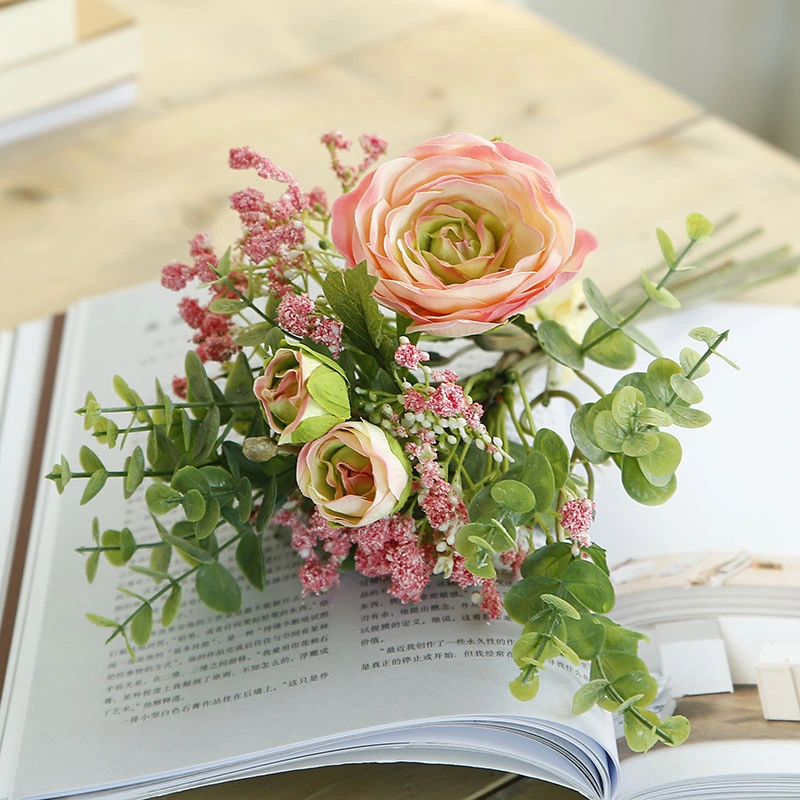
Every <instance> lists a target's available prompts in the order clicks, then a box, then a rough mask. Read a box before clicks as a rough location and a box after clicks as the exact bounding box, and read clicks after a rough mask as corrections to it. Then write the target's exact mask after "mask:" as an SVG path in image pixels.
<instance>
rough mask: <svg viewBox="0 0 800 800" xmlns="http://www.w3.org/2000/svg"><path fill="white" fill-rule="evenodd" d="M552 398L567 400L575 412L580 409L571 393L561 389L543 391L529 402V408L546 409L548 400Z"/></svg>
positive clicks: (579, 402) (548, 403)
mask: <svg viewBox="0 0 800 800" xmlns="http://www.w3.org/2000/svg"><path fill="white" fill-rule="evenodd" d="M552 397H560V398H561V399H562V400H569V402H570V403H572V405H573V406H574V407H575V410H576V411H577V410H578V409H579V408H580V407H581V401H580V400H578V398H577V397H575V395H574V394H572V393H571V392H565V391H564V390H563V389H545V390H544V391H543V392H540V393H539V394H537V395H536V397H534V398H533V400H531V401H530V404H531V406H538V405H542V406H545V407H547V406H548V405H550V398H552Z"/></svg>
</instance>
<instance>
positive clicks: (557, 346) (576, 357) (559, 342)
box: [536, 319, 584, 370]
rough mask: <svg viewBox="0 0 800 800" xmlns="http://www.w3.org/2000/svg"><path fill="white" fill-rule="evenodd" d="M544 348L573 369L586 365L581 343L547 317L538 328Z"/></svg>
mask: <svg viewBox="0 0 800 800" xmlns="http://www.w3.org/2000/svg"><path fill="white" fill-rule="evenodd" d="M536 336H537V337H538V339H539V344H540V345H541V348H542V350H544V351H545V353H547V355H549V356H550V357H551V358H552V359H554V360H556V361H558V362H559V363H560V364H564V365H565V366H567V367H570V368H572V369H577V370H582V369H583V366H584V359H583V355H582V354H581V348H580V345H579V344H578V343H577V342H576V341H575V340H574V339H573V338H572V337H571V336H570V335H569V333H568V332H567V329H566V328H565V327H564V326H563V325H561V324H560V323H558V322H556V321H555V320H552V319H546V320H544V322H541V323H540V324H539V327H538V328H537V329H536Z"/></svg>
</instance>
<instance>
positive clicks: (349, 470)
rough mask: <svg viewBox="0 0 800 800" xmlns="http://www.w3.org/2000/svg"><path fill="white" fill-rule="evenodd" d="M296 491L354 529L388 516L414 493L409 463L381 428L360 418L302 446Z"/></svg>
mask: <svg viewBox="0 0 800 800" xmlns="http://www.w3.org/2000/svg"><path fill="white" fill-rule="evenodd" d="M297 487H298V488H299V489H300V491H301V492H302V493H303V494H304V495H305V496H306V497H307V498H308V499H309V500H311V502H313V503H314V504H315V505H316V507H317V511H318V512H319V513H320V514H321V515H322V516H323V517H324V518H325V519H327V520H329V521H330V522H332V523H334V524H335V525H341V526H343V527H346V528H354V527H358V526H360V525H369V524H370V523H372V522H377V520H379V519H383V518H384V517H388V516H389V515H390V514H392V513H393V512H394V511H395V510H396V509H398V508H399V507H400V506H401V505H402V504H403V503H404V502H405V500H406V498H407V497H408V494H409V492H410V491H411V465H410V464H409V462H408V459H407V458H406V457H405V455H404V454H403V451H402V448H401V447H400V445H399V444H398V443H397V441H396V440H395V439H393V438H392V437H391V436H389V435H388V434H387V433H386V432H385V431H384V430H383V428H379V427H378V426H377V425H373V424H372V423H370V422H364V421H363V420H356V421H353V422H345V423H343V424H341V425H337V426H336V427H335V428H332V429H331V430H329V431H328V432H327V433H325V434H324V435H323V436H321V437H320V438H319V439H317V440H316V441H314V442H309V443H308V444H306V445H304V446H303V449H302V450H301V451H300V454H299V455H298V457H297Z"/></svg>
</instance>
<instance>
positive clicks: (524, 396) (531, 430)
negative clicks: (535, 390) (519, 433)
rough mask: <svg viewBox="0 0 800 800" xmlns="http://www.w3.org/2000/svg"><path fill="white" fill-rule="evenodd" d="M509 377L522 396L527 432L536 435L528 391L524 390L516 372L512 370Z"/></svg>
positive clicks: (519, 376)
mask: <svg viewBox="0 0 800 800" xmlns="http://www.w3.org/2000/svg"><path fill="white" fill-rule="evenodd" d="M511 378H512V380H513V381H514V383H516V384H517V388H518V389H519V394H520V397H522V406H523V408H524V409H525V419H526V421H527V423H528V428H529V433H530V435H531V436H535V435H536V423H535V422H534V420H533V409H532V408H531V404H530V403H529V402H528V393H527V392H526V391H525V386H524V385H523V383H522V376H521V375H520V374H519V373H518V372H512V373H511Z"/></svg>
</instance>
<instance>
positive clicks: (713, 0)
mask: <svg viewBox="0 0 800 800" xmlns="http://www.w3.org/2000/svg"><path fill="white" fill-rule="evenodd" d="M513 1H514V2H516V3H517V5H521V6H525V7H526V8H529V9H530V10H531V11H534V12H536V13H537V14H541V15H542V16H544V17H546V18H547V19H549V20H552V21H553V22H555V23H556V24H558V25H560V26H561V27H563V28H565V29H566V30H568V31H570V32H572V33H574V34H576V35H577V36H580V37H581V38H582V39H584V40H585V41H587V42H591V43H592V44H595V45H597V46H598V47H600V48H601V49H603V50H605V51H606V52H607V53H613V54H614V55H615V56H617V57H618V58H621V59H623V60H624V61H626V62H628V63H629V64H631V65H632V66H634V67H636V68H637V69H639V70H641V71H642V72H645V73H647V74H648V75H650V76H652V77H654V78H656V79H657V80H660V81H662V82H663V83H665V84H667V85H668V86H671V87H672V88H673V89H676V90H677V91H679V92H681V94H684V95H686V96H687V97H690V98H692V99H693V100H696V101H697V102H698V103H700V105H702V106H705V107H706V108H707V109H709V110H710V111H712V112H714V113H715V114H719V115H720V116H723V117H725V118H726V119H729V120H730V121H731V122H735V123H736V124H737V125H740V126H741V127H743V128H746V129H747V130H749V131H752V132H753V133H755V134H757V135H758V136H761V137H762V138H763V139H766V140H767V141H769V142H772V143H773V144H776V145H778V146H779V147H782V148H783V149H784V150H788V151H789V152H790V153H793V154H794V155H800V48H798V36H800V3H798V2H797V0H513Z"/></svg>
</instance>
